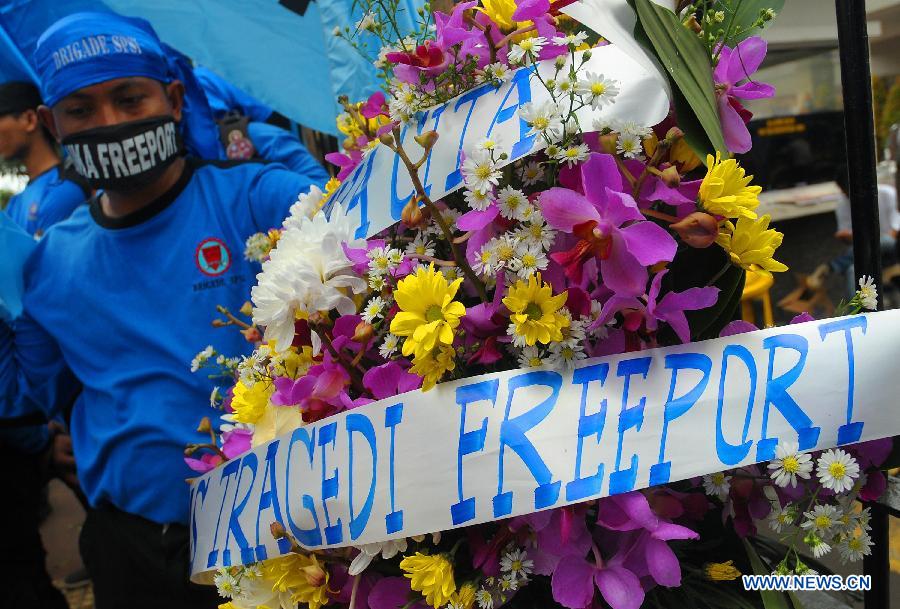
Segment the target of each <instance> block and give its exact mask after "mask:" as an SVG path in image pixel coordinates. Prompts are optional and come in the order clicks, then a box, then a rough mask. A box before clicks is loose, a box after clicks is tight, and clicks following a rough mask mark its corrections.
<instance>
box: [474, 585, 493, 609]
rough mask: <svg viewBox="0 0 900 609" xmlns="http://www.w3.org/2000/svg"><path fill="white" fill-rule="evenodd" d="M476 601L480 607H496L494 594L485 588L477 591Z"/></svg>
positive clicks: (489, 608) (491, 608)
mask: <svg viewBox="0 0 900 609" xmlns="http://www.w3.org/2000/svg"><path fill="white" fill-rule="evenodd" d="M475 602H476V603H478V608H479V609H494V596H493V595H492V594H491V593H490V592H489V591H488V590H485V589H484V588H481V589H480V590H479V591H478V592H476V593H475Z"/></svg>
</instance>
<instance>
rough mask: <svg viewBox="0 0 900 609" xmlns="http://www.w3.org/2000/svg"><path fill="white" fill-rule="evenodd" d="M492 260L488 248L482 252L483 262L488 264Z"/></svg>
mask: <svg viewBox="0 0 900 609" xmlns="http://www.w3.org/2000/svg"><path fill="white" fill-rule="evenodd" d="M490 261H491V253H490V252H489V251H488V250H484V251H483V252H481V264H487V263H488V262H490Z"/></svg>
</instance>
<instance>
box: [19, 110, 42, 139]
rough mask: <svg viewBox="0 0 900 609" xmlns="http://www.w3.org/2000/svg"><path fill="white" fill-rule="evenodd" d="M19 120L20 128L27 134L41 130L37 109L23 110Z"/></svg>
mask: <svg viewBox="0 0 900 609" xmlns="http://www.w3.org/2000/svg"><path fill="white" fill-rule="evenodd" d="M19 120H20V121H22V126H23V127H24V128H25V131H27V132H28V133H29V134H31V133H34V132H35V131H37V130H39V129H40V128H41V120H40V119H39V118H38V113H37V109H35V110H25V111H24V112H22V114H20V115H19Z"/></svg>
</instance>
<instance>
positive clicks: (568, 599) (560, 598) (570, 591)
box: [550, 556, 594, 609]
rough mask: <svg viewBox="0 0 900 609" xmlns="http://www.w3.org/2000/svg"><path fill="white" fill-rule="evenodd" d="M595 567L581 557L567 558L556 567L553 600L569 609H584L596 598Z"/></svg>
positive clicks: (552, 582) (553, 578)
mask: <svg viewBox="0 0 900 609" xmlns="http://www.w3.org/2000/svg"><path fill="white" fill-rule="evenodd" d="M593 575H594V567H593V566H591V564H590V563H588V562H587V561H585V560H584V558H582V557H580V556H565V557H563V558H562V559H561V560H560V561H559V564H558V565H556V570H555V571H554V572H553V577H552V579H551V581H550V586H551V589H552V591H553V600H555V601H556V602H557V603H559V604H560V605H562V606H563V607H568V608H569V609H584V608H585V607H587V606H588V605H590V604H591V600H592V599H593V598H594V581H593Z"/></svg>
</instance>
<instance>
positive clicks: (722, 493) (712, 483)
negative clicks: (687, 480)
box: [703, 472, 731, 501]
mask: <svg viewBox="0 0 900 609" xmlns="http://www.w3.org/2000/svg"><path fill="white" fill-rule="evenodd" d="M703 490H704V491H706V494H707V495H711V496H713V497H718V498H719V499H721V500H722V501H725V499H727V498H728V492H729V491H730V490H731V476H726V475H725V472H716V473H714V474H707V475H705V476H703Z"/></svg>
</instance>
